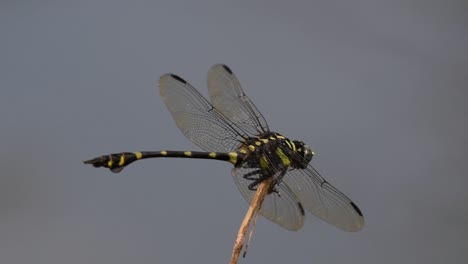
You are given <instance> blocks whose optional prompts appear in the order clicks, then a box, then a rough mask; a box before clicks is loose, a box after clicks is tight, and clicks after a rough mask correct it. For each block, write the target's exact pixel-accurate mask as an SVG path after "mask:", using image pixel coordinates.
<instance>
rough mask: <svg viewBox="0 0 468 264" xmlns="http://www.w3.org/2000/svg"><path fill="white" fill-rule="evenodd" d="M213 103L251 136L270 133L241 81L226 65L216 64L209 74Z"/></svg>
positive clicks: (209, 89) (209, 90) (209, 88)
mask: <svg viewBox="0 0 468 264" xmlns="http://www.w3.org/2000/svg"><path fill="white" fill-rule="evenodd" d="M208 92H209V94H210V97H211V103H213V105H214V106H215V107H216V109H218V110H219V111H220V112H221V113H223V115H225V116H226V117H227V118H229V120H231V121H232V122H234V123H235V124H236V125H237V126H238V127H240V128H241V129H242V130H243V131H244V132H246V133H247V134H248V135H249V136H256V135H258V134H260V133H264V132H267V131H269V129H268V124H267V122H266V120H265V118H264V117H263V115H262V114H261V113H260V111H258V109H257V107H256V106H255V105H254V103H253V102H252V101H251V100H250V98H249V97H248V96H247V95H245V93H244V91H243V90H242V87H241V86H240V84H239V80H237V77H236V76H235V75H234V73H233V72H232V71H231V69H229V68H228V67H227V66H226V65H223V64H216V65H214V66H213V67H211V69H210V70H209V72H208Z"/></svg>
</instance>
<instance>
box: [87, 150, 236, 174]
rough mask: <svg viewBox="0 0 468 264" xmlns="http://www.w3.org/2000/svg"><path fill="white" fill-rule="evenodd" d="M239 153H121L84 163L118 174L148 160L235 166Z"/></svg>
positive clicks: (172, 151)
mask: <svg viewBox="0 0 468 264" xmlns="http://www.w3.org/2000/svg"><path fill="white" fill-rule="evenodd" d="M239 154H240V153H237V152H226V153H223V152H200V151H174V150H161V151H137V152H122V153H113V154H108V155H103V156H100V157H97V158H94V159H91V160H87V161H84V163H85V164H91V165H93V166H94V167H96V168H98V167H105V168H109V169H110V170H111V171H112V172H115V173H118V172H120V171H122V170H123V168H125V167H126V166H127V165H129V164H130V163H132V162H134V161H137V160H140V159H150V158H191V159H212V160H221V161H227V162H230V163H232V164H234V165H236V164H237V163H238V162H239V160H240V156H239Z"/></svg>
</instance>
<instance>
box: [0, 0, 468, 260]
mask: <svg viewBox="0 0 468 264" xmlns="http://www.w3.org/2000/svg"><path fill="white" fill-rule="evenodd" d="M286 2H287V1H231V2H226V3H221V2H220V1H215V0H211V1H184V2H180V1H167V2H162V1H160V2H157V1H106V0H98V1H96V0H93V1H91V0H87V1H5V0H2V1H1V2H0V37H1V41H0V87H1V94H0V95H1V96H0V116H1V119H0V120H1V122H0V131H1V140H0V165H1V177H0V262H1V263H8V264H10V263H35V264H50V263H67V264H69V263H70V264H73V263H80V264H81V263H100V264H105V263H112V264H115V263H186V262H187V261H190V262H193V263H227V262H228V259H229V257H230V253H231V248H232V244H233V241H234V238H235V234H236V232H237V228H238V226H239V224H240V222H241V219H242V217H243V216H244V213H245V211H246V209H247V204H246V203H245V202H244V200H243V199H242V197H241V196H240V194H239V193H238V191H237V189H236V187H235V186H234V184H233V183H232V179H230V177H231V176H230V169H231V166H230V165H229V164H224V163H221V162H215V161H199V160H196V161H192V160H176V159H168V160H153V161H146V162H139V163H138V164H135V165H133V166H131V167H129V168H127V169H125V170H124V171H123V172H122V173H121V174H117V175H114V174H112V173H111V172H109V171H107V170H104V169H93V168H91V167H88V166H85V165H83V164H82V163H81V161H82V160H84V159H88V158H92V157H95V156H97V155H101V154H107V153H111V152H118V151H125V150H130V151H134V150H158V149H181V150H185V149H195V147H194V146H193V145H192V144H191V143H190V142H189V141H188V140H187V139H186V138H184V137H183V135H182V134H181V133H180V132H179V131H178V129H177V128H176V126H175V124H174V122H173V120H172V119H171V116H170V115H169V113H168V111H167V110H166V109H165V106H164V104H163V103H162V101H161V100H160V98H159V95H158V92H157V89H156V87H155V84H156V81H157V79H158V77H159V76H160V75H161V74H164V73H166V72H173V73H177V74H179V75H181V76H182V77H184V78H185V79H187V80H189V81H190V82H191V83H192V84H193V85H194V86H195V87H198V88H199V89H200V90H201V91H202V92H203V93H205V92H206V88H205V87H206V84H205V83H206V73H207V70H208V68H209V67H210V66H211V65H212V64H215V63H226V64H228V65H229V66H230V67H231V68H232V69H233V70H234V72H235V73H236V74H237V76H238V77H239V79H240V81H241V83H242V84H243V86H244V89H245V90H246V91H247V93H248V94H249V96H250V97H251V99H252V100H253V101H254V102H255V103H256V104H257V106H258V107H259V108H260V109H261V110H262V112H263V113H264V115H265V117H266V118H267V120H269V124H270V127H272V128H273V129H274V130H276V131H278V132H281V133H283V134H285V135H287V136H288V137H290V138H293V139H302V140H304V141H305V142H307V143H309V144H310V145H312V146H313V148H314V150H315V152H316V154H317V156H316V157H315V159H314V161H313V164H314V165H315V166H316V167H317V169H318V170H319V171H321V172H322V174H323V175H324V176H326V178H327V179H328V180H329V181H330V182H332V183H334V185H335V186H337V187H338V188H339V189H341V190H342V191H343V192H345V193H346V194H348V195H349V196H350V197H351V198H352V199H353V200H354V201H355V202H356V203H357V204H358V205H359V206H360V207H361V208H362V210H363V212H364V214H365V219H366V225H365V227H364V229H363V230H362V231H361V232H358V233H346V232H343V231H340V230H338V229H336V228H334V227H333V226H330V225H328V224H326V223H324V222H322V221H320V220H318V219H317V218H315V217H313V216H311V215H308V217H307V220H306V223H305V226H304V228H303V229H302V230H300V231H299V232H289V231H286V230H283V229H281V228H280V227H278V226H276V225H275V224H272V223H270V222H268V221H267V220H265V219H261V220H259V222H258V223H257V228H256V232H255V234H254V238H253V241H252V245H251V247H250V251H249V254H248V255H247V259H246V260H241V262H242V263H464V261H466V259H467V257H468V253H467V252H468V239H467V236H468V228H467V223H468V209H467V205H466V202H467V200H468V194H467V192H466V191H465V189H466V185H467V180H466V178H467V173H466V170H467V168H466V164H467V163H466V159H467V156H468V155H467V154H468V153H467V149H466V147H467V145H468V140H467V136H466V134H467V121H466V116H467V114H468V110H467V109H468V108H467V106H466V103H465V101H466V99H467V98H468V97H467V95H468V94H467V84H468V52H467V47H468V29H467V26H468V23H467V15H466V14H467V11H468V8H467V5H466V3H464V2H465V1H325V0H323V1H313V2H312V1H288V2H287V3H286ZM205 94H206V93H205Z"/></svg>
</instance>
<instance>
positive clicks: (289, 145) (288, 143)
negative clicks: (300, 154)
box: [284, 140, 292, 149]
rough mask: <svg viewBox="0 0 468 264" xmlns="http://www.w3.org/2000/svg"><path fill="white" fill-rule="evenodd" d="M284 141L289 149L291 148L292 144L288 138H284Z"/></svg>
mask: <svg viewBox="0 0 468 264" xmlns="http://www.w3.org/2000/svg"><path fill="white" fill-rule="evenodd" d="M284 142H286V145H288V147H289V148H290V149H292V146H291V143H290V142H289V140H285V141H284Z"/></svg>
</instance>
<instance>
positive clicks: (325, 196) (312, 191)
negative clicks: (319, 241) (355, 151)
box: [283, 165, 364, 232]
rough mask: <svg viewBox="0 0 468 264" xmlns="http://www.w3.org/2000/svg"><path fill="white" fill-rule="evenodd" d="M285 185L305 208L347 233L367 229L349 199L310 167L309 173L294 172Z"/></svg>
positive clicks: (287, 174) (299, 170)
mask: <svg viewBox="0 0 468 264" xmlns="http://www.w3.org/2000/svg"><path fill="white" fill-rule="evenodd" d="M283 182H284V183H285V184H286V185H287V186H288V187H289V188H290V189H291V190H292V192H293V193H294V194H295V195H296V196H297V198H298V199H299V201H301V203H302V205H303V206H304V208H305V209H306V210H307V211H309V212H311V213H312V214H314V215H315V216H317V217H319V218H321V219H322V220H324V221H326V222H328V223H330V224H332V225H335V226H336V227H338V228H340V229H343V230H345V231H350V232H354V231H359V230H360V229H361V228H362V227H363V226H364V217H363V215H362V212H361V210H360V209H359V208H358V207H357V206H356V204H354V203H353V202H352V201H351V200H350V199H349V198H348V197H347V196H346V195H344V194H343V193H342V192H340V191H339V190H338V189H336V188H335V187H333V186H332V185H331V184H330V183H328V182H327V181H326V180H325V179H324V178H323V177H322V176H320V174H319V173H318V172H317V171H316V170H315V169H314V168H313V167H312V166H311V165H309V166H308V167H307V168H306V169H291V170H289V171H288V172H287V173H286V174H285V176H284V177H283Z"/></svg>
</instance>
